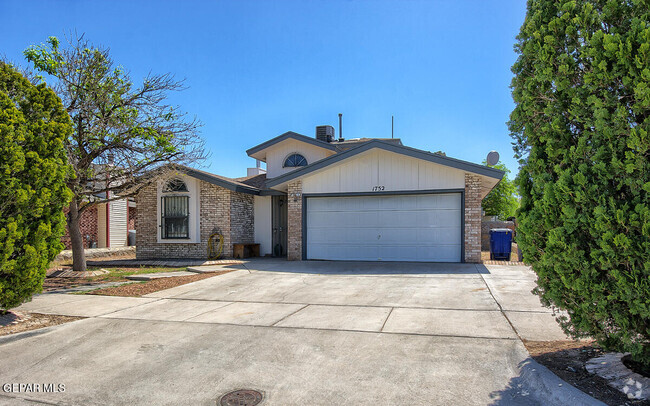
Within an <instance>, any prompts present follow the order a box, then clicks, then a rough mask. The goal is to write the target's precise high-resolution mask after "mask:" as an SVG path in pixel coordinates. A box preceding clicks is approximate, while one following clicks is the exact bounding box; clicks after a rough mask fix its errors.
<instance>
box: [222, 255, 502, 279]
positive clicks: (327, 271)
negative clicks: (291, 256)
mask: <svg viewBox="0 0 650 406" xmlns="http://www.w3.org/2000/svg"><path fill="white" fill-rule="evenodd" d="M229 268H236V269H248V270H251V271H263V272H288V273H303V274H319V275H369V276H370V275H412V276H418V275H422V276H426V275H450V276H453V275H478V274H489V273H490V271H489V270H488V269H487V268H486V267H485V266H484V265H482V264H460V263H440V262H363V261H286V260H284V259H267V258H261V259H253V260H251V261H248V262H247V263H246V264H243V265H231V266H229Z"/></svg>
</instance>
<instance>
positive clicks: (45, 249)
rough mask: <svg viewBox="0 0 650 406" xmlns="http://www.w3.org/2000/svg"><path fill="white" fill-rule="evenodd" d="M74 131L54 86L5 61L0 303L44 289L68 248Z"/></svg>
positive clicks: (0, 130)
mask: <svg viewBox="0 0 650 406" xmlns="http://www.w3.org/2000/svg"><path fill="white" fill-rule="evenodd" d="M71 132H72V128H71V122H70V118H69V116H68V113H67V112H66V111H65V110H64V109H63V107H62V105H61V100H60V99H59V98H58V97H57V96H56V95H55V94H54V92H53V91H52V90H50V89H49V88H48V87H47V86H46V85H45V84H40V85H38V86H35V85H33V84H32V83H30V82H29V81H28V80H27V79H25V78H24V77H23V76H22V75H21V74H20V73H18V72H17V71H16V70H14V69H13V68H12V67H11V66H9V65H8V64H6V63H4V62H0V186H1V187H0V309H9V308H12V307H15V306H18V305H19V304H21V303H23V302H24V301H26V300H28V299H30V298H31V296H32V294H33V293H35V292H39V291H40V290H41V289H42V285H43V279H44V278H45V272H46V269H47V265H48V263H49V262H50V261H51V260H52V259H54V257H55V256H56V255H57V254H58V253H59V252H60V251H61V249H62V248H63V246H62V244H61V242H60V238H61V235H62V234H63V233H64V231H65V218H64V215H63V207H64V206H66V205H67V203H68V201H69V200H70V196H71V193H70V191H69V190H68V189H67V187H66V185H65V181H66V177H67V176H68V174H69V167H68V165H67V161H66V154H65V149H64V147H63V141H64V139H65V138H66V137H67V136H68V135H69V134H70V133H71Z"/></svg>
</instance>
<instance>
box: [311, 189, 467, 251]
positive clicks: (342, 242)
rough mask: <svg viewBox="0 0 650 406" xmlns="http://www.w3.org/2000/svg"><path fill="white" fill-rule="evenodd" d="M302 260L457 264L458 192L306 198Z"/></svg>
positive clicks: (459, 244)
mask: <svg viewBox="0 0 650 406" xmlns="http://www.w3.org/2000/svg"><path fill="white" fill-rule="evenodd" d="M306 220H307V221H306V231H307V233H306V234H307V235H306V240H307V241H306V245H307V259H330V260H358V261H425V262H460V259H461V194H460V193H445V194H426V195H424V194H422V195H395V196H386V195H383V196H355V197H308V198H307V217H306Z"/></svg>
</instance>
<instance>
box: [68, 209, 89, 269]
mask: <svg viewBox="0 0 650 406" xmlns="http://www.w3.org/2000/svg"><path fill="white" fill-rule="evenodd" d="M80 218H81V216H80V213H79V204H78V202H77V201H76V200H75V199H72V201H71V202H70V211H68V232H69V233H70V244H71V245H72V270H73V271H79V272H83V271H85V270H86V255H85V254H84V240H83V236H82V235H81V229H80V228H79V220H80Z"/></svg>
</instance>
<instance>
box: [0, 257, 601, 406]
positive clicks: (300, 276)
mask: <svg viewBox="0 0 650 406" xmlns="http://www.w3.org/2000/svg"><path fill="white" fill-rule="evenodd" d="M237 267H239V268H241V269H240V270H238V271H235V272H231V273H228V274H224V275H221V276H217V277H214V278H208V279H204V280H201V281H198V282H194V283H191V284H187V285H182V286H178V287H175V288H172V289H168V290H165V291H161V292H156V293H153V294H150V295H147V296H146V297H143V298H120V297H104V296H80V295H61V294H49V295H41V296H38V297H36V298H35V299H34V300H33V301H32V302H30V303H28V304H26V305H24V306H21V307H20V308H19V309H18V310H24V311H35V312H41V313H53V314H65V315H77V316H86V317H90V318H89V319H86V320H81V321H77V322H73V323H69V324H67V325H62V326H57V327H54V328H50V329H46V330H45V331H39V332H37V333H32V334H31V335H30V334H29V333H28V334H26V335H22V336H21V335H17V336H9V337H7V338H5V339H0V357H1V358H2V359H3V363H2V364H0V379H1V380H3V381H4V382H41V381H43V382H49V381H51V380H52V379H53V378H52V377H53V376H56V377H58V378H57V379H59V380H61V381H62V383H65V384H66V391H65V392H64V393H31V394H25V393H23V394H7V393H5V394H0V396H8V398H7V399H10V400H11V401H12V402H27V400H25V399H28V400H29V399H38V400H45V401H48V402H54V403H55V404H57V402H60V403H64V402H68V403H73V404H77V403H83V404H124V403H129V404H161V405H163V404H169V405H177V404H178V405H183V404H187V405H195V404H212V405H213V404H215V402H216V401H217V399H218V398H219V396H221V395H222V394H224V393H226V392H228V391H229V390H234V389H238V388H251V389H256V390H259V391H261V392H263V393H264V395H265V399H266V400H265V402H264V403H263V404H264V405H337V404H355V405H366V404H368V405H375V404H394V405H448V404H463V405H483V404H499V405H506V404H507V405H529V404H530V405H535V404H551V405H552V404H558V405H559V404H574V405H581V404H598V403H597V402H595V401H593V399H591V398H589V397H586V396H585V395H584V394H582V392H579V391H577V390H576V389H575V388H572V387H570V386H568V385H564V386H560V383H562V382H561V381H559V380H558V378H557V377H555V376H554V375H552V374H550V373H549V372H548V371H547V370H545V368H543V367H541V366H539V365H538V364H536V363H534V362H533V361H531V360H530V358H529V357H528V354H527V352H526V350H525V348H524V347H523V345H522V343H521V341H520V338H524V339H529V340H553V339H561V338H563V337H564V335H563V333H562V332H561V330H560V329H559V327H557V324H556V322H555V320H554V316H553V315H552V314H551V313H550V311H549V310H548V309H546V308H543V307H542V306H541V305H540V303H539V300H538V299H537V297H535V296H533V295H532V294H530V290H531V289H532V288H533V287H534V280H535V275H534V274H532V272H531V271H530V270H529V269H528V268H526V267H512V266H510V267H506V266H492V265H490V266H482V265H470V264H404V263H400V264H392V263H391V264H388V263H383V264H373V263H350V262H348V263H332V262H299V263H291V262H286V261H277V260H254V261H249V262H247V263H246V264H242V265H238V266H237ZM554 379H556V381H554ZM549 382H550V383H549ZM540 396H541V397H543V398H540ZM1 400H2V398H0V402H1ZM14 404H29V403H14Z"/></svg>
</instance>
